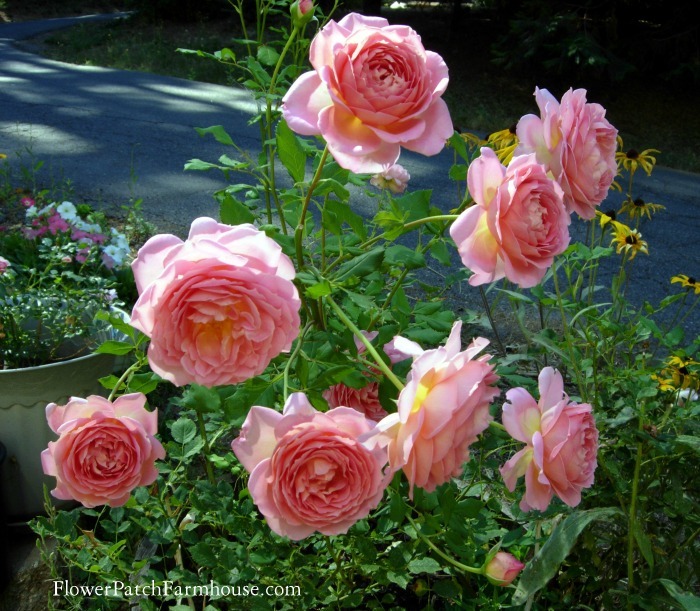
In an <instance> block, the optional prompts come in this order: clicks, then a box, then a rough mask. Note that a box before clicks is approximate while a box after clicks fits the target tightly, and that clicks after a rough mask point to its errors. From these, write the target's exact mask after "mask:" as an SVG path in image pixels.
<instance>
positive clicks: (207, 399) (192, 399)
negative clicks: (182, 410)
mask: <svg viewBox="0 0 700 611" xmlns="http://www.w3.org/2000/svg"><path fill="white" fill-rule="evenodd" d="M182 405H184V406H185V407H189V408H190V409H193V410H195V411H197V412H216V411H219V410H220V409H221V397H220V396H219V393H217V392H216V391H215V390H214V389H213V388H207V387H206V386H200V385H199V384H192V385H190V387H189V388H188V389H187V390H186V391H185V392H184V394H183V395H182Z"/></svg>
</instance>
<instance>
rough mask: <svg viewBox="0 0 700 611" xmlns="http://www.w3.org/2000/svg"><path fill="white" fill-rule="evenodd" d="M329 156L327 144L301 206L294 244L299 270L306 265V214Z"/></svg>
mask: <svg viewBox="0 0 700 611" xmlns="http://www.w3.org/2000/svg"><path fill="white" fill-rule="evenodd" d="M327 158H328V145H326V148H324V149H323V153H322V154H321V160H320V161H319V162H318V167H317V168H316V172H315V173H314V177H313V178H312V179H311V184H310V185H309V190H308V191H307V193H306V197H305V198H304V204H303V206H302V208H301V215H300V216H299V223H298V225H297V228H296V231H295V232H294V245H295V247H296V254H297V264H298V266H299V270H301V269H302V268H303V267H304V250H303V248H302V240H303V237H304V222H305V221H306V214H307V212H308V210H309V203H310V202H311V196H312V195H313V192H314V190H315V189H316V186H317V185H318V183H319V181H320V180H321V172H322V171H323V166H324V165H325V163H326V159H327Z"/></svg>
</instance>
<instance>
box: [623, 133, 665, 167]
mask: <svg viewBox="0 0 700 611" xmlns="http://www.w3.org/2000/svg"><path fill="white" fill-rule="evenodd" d="M617 142H618V148H619V150H618V152H617V153H615V161H617V167H618V168H620V169H621V168H624V169H625V170H627V171H628V172H629V173H630V174H634V173H635V172H636V171H637V168H639V167H641V168H642V170H644V171H645V172H646V173H647V176H650V175H651V171H652V170H653V169H654V166H655V165H656V157H654V156H653V154H652V153H657V154H658V153H660V152H661V151H657V150H656V149H644V150H643V151H642V152H641V153H640V152H639V151H637V150H636V149H629V150H628V151H623V148H624V145H623V143H622V138H620V137H619V136H618V137H617Z"/></svg>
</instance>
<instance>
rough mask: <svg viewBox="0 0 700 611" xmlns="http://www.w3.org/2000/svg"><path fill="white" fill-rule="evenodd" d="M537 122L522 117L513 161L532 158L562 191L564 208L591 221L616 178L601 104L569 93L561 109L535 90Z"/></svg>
mask: <svg viewBox="0 0 700 611" xmlns="http://www.w3.org/2000/svg"><path fill="white" fill-rule="evenodd" d="M535 100H536V101H537V106H539V109H540V116H539V117H538V116H536V115H525V116H524V117H522V118H521V119H520V121H519V122H518V127H517V129H516V132H517V136H518V140H519V141H520V144H519V145H518V147H517V148H516V150H515V154H516V155H522V154H528V153H535V154H536V155H537V161H539V162H540V163H542V164H544V165H545V166H546V167H547V169H548V170H549V171H550V172H551V173H552V175H553V176H554V178H555V179H556V180H557V181H558V182H559V184H560V185H561V188H562V189H563V190H564V204H565V205H566V209H567V210H568V211H569V212H570V213H572V212H576V213H577V214H578V215H579V216H580V217H581V218H584V219H592V218H593V217H594V216H595V209H596V207H597V206H598V205H599V204H600V203H601V202H602V201H603V200H604V199H605V197H606V196H607V194H608V190H609V189H610V185H612V182H613V180H614V179H615V175H616V174H617V163H616V162H615V150H616V148H617V130H616V129H615V128H614V127H613V126H612V125H610V123H609V122H608V120H607V119H606V118H605V109H604V108H603V107H602V106H601V105H600V104H593V103H588V102H586V90H585V89H576V90H572V89H569V90H568V91H567V92H566V93H565V94H564V95H563V96H562V98H561V103H559V102H557V100H556V98H555V97H554V96H553V95H552V94H551V93H550V92H549V91H547V90H546V89H539V88H535Z"/></svg>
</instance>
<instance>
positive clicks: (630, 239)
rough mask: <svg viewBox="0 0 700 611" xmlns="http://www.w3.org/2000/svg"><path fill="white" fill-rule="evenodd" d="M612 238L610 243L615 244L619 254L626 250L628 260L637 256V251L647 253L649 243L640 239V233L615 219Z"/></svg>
mask: <svg viewBox="0 0 700 611" xmlns="http://www.w3.org/2000/svg"><path fill="white" fill-rule="evenodd" d="M613 232H614V235H613V239H612V242H610V245H611V246H612V245H613V244H616V245H617V246H616V251H617V254H618V255H619V254H620V253H621V252H622V251H624V252H626V253H627V255H628V256H629V259H630V261H631V260H632V259H634V258H635V257H636V256H637V253H638V252H643V253H644V254H645V255H648V254H649V245H648V244H647V243H646V242H645V241H644V240H642V234H641V233H639V231H637V230H636V229H632V228H630V227H628V226H627V225H625V224H623V223H618V222H617V221H615V222H614V224H613Z"/></svg>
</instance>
